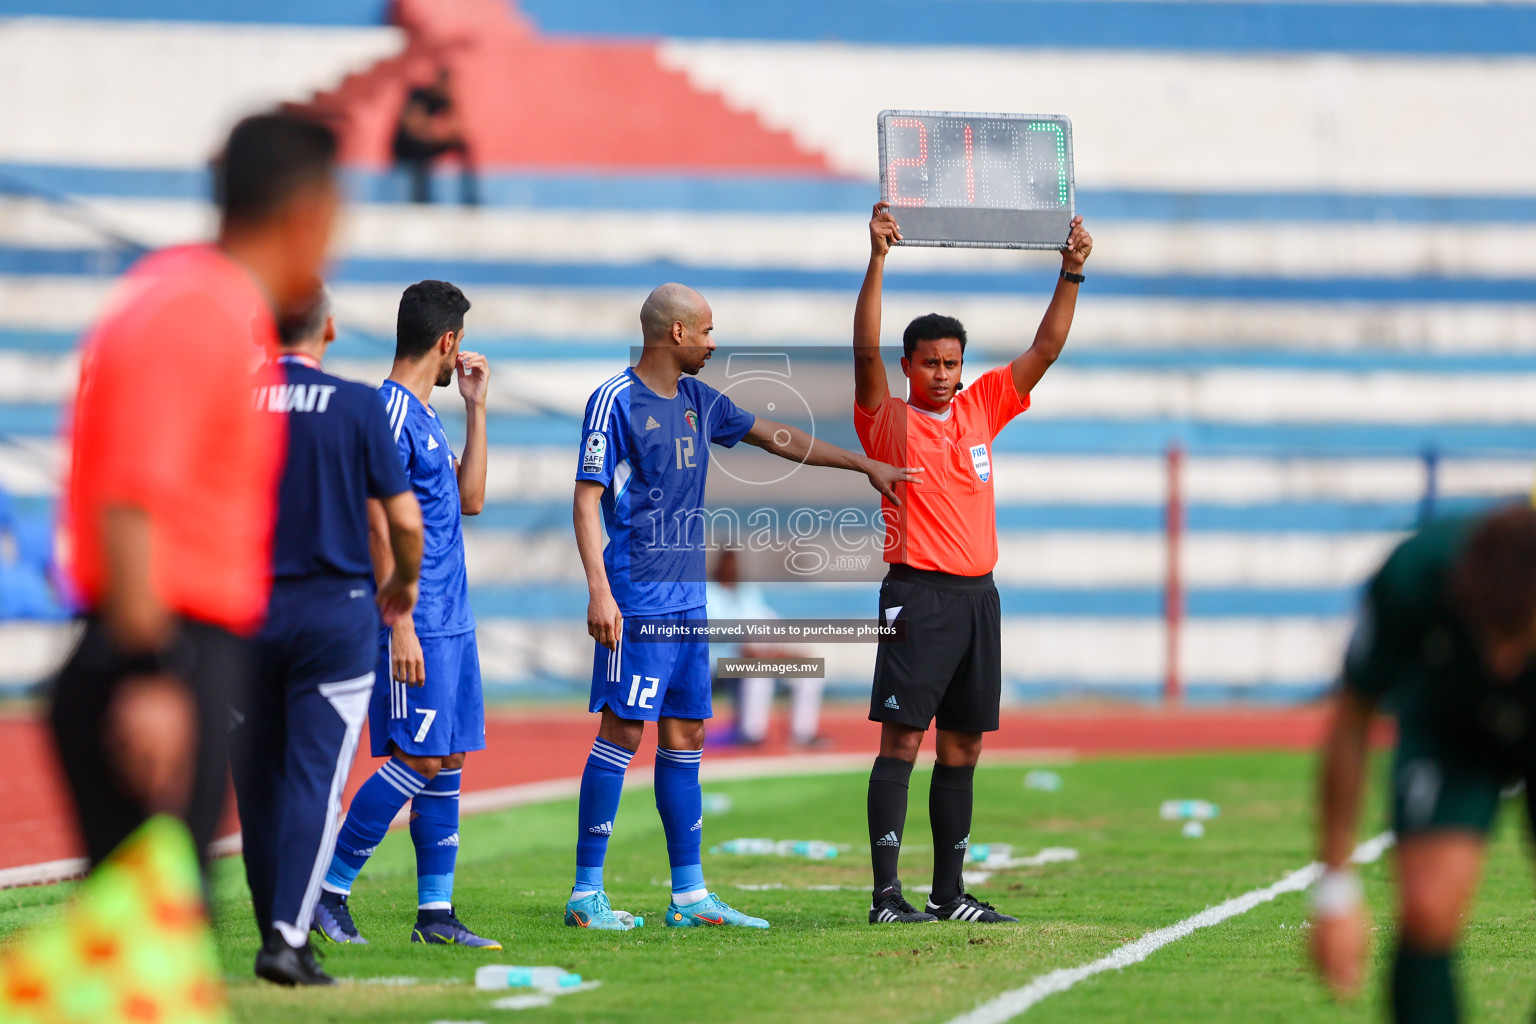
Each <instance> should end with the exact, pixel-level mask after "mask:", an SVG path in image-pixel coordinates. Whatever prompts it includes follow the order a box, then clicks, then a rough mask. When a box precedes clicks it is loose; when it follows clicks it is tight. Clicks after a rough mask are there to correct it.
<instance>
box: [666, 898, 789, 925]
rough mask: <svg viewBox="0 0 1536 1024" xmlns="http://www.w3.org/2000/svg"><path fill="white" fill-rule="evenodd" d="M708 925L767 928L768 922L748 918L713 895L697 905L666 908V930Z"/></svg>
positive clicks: (674, 905) (690, 904)
mask: <svg viewBox="0 0 1536 1024" xmlns="http://www.w3.org/2000/svg"><path fill="white" fill-rule="evenodd" d="M710 925H735V926H736V927H737V928H767V927H768V922H767V921H764V920H763V919H762V918H760V917H748V916H747V915H746V914H743V913H742V912H741V911H739V910H732V909H731V907H730V906H729V905H728V904H727V903H726V902H725V901H724V900H722V899H721V898H720V897H719V896H716V895H715V894H714V893H710V894H709V895H708V896H705V897H704V898H703V899H701V900H699V901H698V902H697V903H689V904H686V905H684V906H681V907H680V906H678V905H677V904H676V903H673V904H672V905H671V906H669V907H667V927H668V928H704V927H708V926H710Z"/></svg>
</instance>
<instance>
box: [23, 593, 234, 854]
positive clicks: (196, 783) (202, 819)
mask: <svg viewBox="0 0 1536 1024" xmlns="http://www.w3.org/2000/svg"><path fill="white" fill-rule="evenodd" d="M177 633H178V639H177V642H176V644H175V647H174V651H173V652H172V654H171V655H170V656H168V659H167V665H166V668H167V671H168V672H169V673H170V674H172V675H174V676H176V677H177V678H179V679H181V681H182V682H184V683H186V685H187V688H188V689H189V690H190V691H191V692H192V697H193V700H194V703H195V706H196V713H197V725H198V739H197V745H196V751H195V753H194V756H193V763H192V764H191V765H189V766H188V770H189V771H190V772H191V774H192V778H191V779H190V780H189V782H190V786H189V789H190V799H189V801H188V806H187V807H186V809H185V811H184V813H183V814H182V815H181V817H182V820H183V821H184V822H185V823H186V825H187V828H188V829H189V830H190V831H191V833H192V839H193V841H194V842H195V843H196V844H197V851H198V855H199V856H200V857H203V858H205V863H206V857H207V855H208V853H207V850H208V844H209V843H211V842H213V839H214V836H215V834H216V832H217V830H218V827H219V823H220V820H221V818H222V812H223V809H224V794H225V792H226V791H227V790H228V787H229V758H228V737H229V723H230V707H231V704H233V703H234V702H235V701H236V700H237V699H238V698H240V697H242V696H243V695H244V691H245V687H246V685H247V679H248V676H249V673H250V671H251V647H250V643H249V642H248V641H247V640H245V639H244V638H243V637H239V636H236V635H235V634H233V633H231V632H229V631H228V630H226V629H223V628H221V627H219V626H214V625H211V624H209V623H206V622H197V621H194V620H190V619H183V620H181V622H180V623H179V625H178V627H177ZM137 663H138V662H137V660H136V659H129V658H127V657H125V656H124V655H123V654H121V653H120V652H119V651H118V650H117V648H116V647H115V646H114V644H113V643H112V640H111V638H110V637H109V636H108V634H107V629H106V626H105V625H103V624H102V622H101V621H100V620H99V619H95V618H90V619H87V620H86V623H85V630H84V632H83V634H82V635H81V637H80V643H79V644H78V646H76V647H75V650H74V653H72V654H71V655H70V658H69V661H68V662H66V663H65V664H64V667H63V668H62V669H60V670H59V674H58V676H57V677H55V679H54V680H53V686H52V694H51V698H52V707H51V708H50V710H49V719H50V724H51V725H52V727H53V736H54V742H55V743H57V745H58V751H59V760H60V762H61V764H62V765H63V768H64V778H65V780H66V781H67V782H68V783H69V789H70V792H71V794H72V795H73V796H74V802H75V815H76V819H77V820H78V821H79V824H80V834H81V836H82V837H83V838H84V840H85V850H86V854H87V856H88V857H89V858H90V862H91V866H92V867H95V866H96V865H97V864H99V863H100V862H101V861H102V859H103V858H105V857H106V856H107V854H109V853H111V852H112V851H113V850H114V849H116V848H117V845H118V844H119V843H121V842H122V841H123V840H124V839H126V838H128V836H129V834H130V833H132V832H133V831H134V829H136V828H138V827H139V826H140V825H142V824H143V823H144V822H145V821H146V820H147V819H148V818H149V816H150V814H151V813H152V809H151V808H149V807H146V806H144V805H143V803H141V802H140V801H139V800H138V798H136V797H134V796H133V795H132V794H131V793H130V792H129V790H128V789H127V787H126V785H125V784H124V782H123V780H122V777H121V774H120V772H119V770H118V765H117V762H116V759H115V752H114V751H112V750H110V749H108V740H107V737H106V735H105V733H104V731H103V730H104V729H105V727H106V724H107V723H106V715H107V709H108V708H109V706H110V705H111V703H112V699H113V698H114V697H115V696H116V694H117V688H118V686H119V685H120V684H121V683H122V682H123V681H124V680H125V679H128V678H130V677H131V676H132V675H134V674H135V672H137V671H141V670H139V669H137V668H136V667H135V666H136V665H137Z"/></svg>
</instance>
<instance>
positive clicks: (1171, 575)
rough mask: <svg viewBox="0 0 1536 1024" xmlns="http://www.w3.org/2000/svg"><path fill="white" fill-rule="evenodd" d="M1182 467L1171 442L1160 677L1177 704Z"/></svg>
mask: <svg viewBox="0 0 1536 1024" xmlns="http://www.w3.org/2000/svg"><path fill="white" fill-rule="evenodd" d="M1183 468H1184V451H1183V449H1182V448H1180V447H1179V444H1178V442H1174V443H1173V444H1171V445H1169V446H1168V509H1167V534H1168V586H1167V590H1166V591H1165V593H1164V595H1163V615H1164V618H1165V620H1166V623H1167V642H1168V648H1167V652H1166V665H1165V669H1166V673H1165V675H1164V677H1163V702H1164V703H1166V704H1177V703H1178V702H1179V701H1180V700H1181V699H1182V698H1183V696H1184V679H1183V676H1182V672H1181V669H1180V666H1179V634H1180V632H1181V629H1182V626H1183V621H1184V582H1183V579H1182V578H1181V576H1180V573H1179V551H1180V547H1181V546H1182V542H1183V539H1184V494H1183V486H1182V479H1181V478H1182V476H1183Z"/></svg>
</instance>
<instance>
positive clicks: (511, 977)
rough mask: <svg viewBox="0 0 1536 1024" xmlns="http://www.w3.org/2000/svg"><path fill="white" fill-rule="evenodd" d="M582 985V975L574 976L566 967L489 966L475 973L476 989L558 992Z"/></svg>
mask: <svg viewBox="0 0 1536 1024" xmlns="http://www.w3.org/2000/svg"><path fill="white" fill-rule="evenodd" d="M580 984H581V975H579V974H572V973H571V972H570V971H567V970H566V969H565V968H564V967H518V966H510V967H509V966H508V965H506V964H487V965H486V966H484V967H481V968H480V969H479V970H477V971H475V988H477V989H485V990H495V989H503V988H536V989H539V990H540V991H544V992H558V991H559V990H561V989H564V988H575V987H576V986H577V985H580Z"/></svg>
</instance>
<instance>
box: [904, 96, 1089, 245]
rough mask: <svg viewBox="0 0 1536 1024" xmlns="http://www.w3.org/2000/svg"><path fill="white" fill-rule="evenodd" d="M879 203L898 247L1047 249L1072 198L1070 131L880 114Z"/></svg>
mask: <svg viewBox="0 0 1536 1024" xmlns="http://www.w3.org/2000/svg"><path fill="white" fill-rule="evenodd" d="M879 124H880V195H881V197H882V198H883V199H885V201H886V202H888V203H890V204H891V206H892V207H893V210H892V213H894V214H895V215H896V220H897V221H898V222H899V223H900V224H901V234H902V241H901V243H900V244H902V245H946V246H966V247H976V248H993V249H1057V248H1060V247H1061V246H1062V244H1063V243H1065V242H1066V240H1067V234H1068V232H1069V231H1070V225H1071V223H1072V214H1073V209H1074V206H1075V195H1074V192H1073V184H1072V122H1071V120H1070V119H1068V118H1066V117H1060V116H1055V115H1043V114H964V113H954V112H947V111H933V110H886V111H882V112H881V114H880V121H879Z"/></svg>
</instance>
